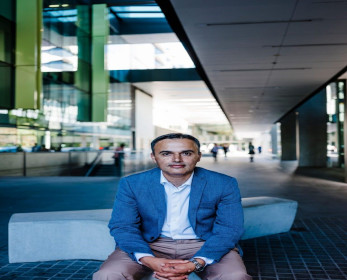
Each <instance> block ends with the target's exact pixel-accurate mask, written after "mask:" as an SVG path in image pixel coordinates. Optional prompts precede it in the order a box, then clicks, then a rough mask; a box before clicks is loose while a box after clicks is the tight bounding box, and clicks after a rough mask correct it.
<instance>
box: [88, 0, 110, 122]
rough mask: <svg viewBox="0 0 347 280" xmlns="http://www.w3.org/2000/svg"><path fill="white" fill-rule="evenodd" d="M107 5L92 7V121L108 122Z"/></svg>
mask: <svg viewBox="0 0 347 280" xmlns="http://www.w3.org/2000/svg"><path fill="white" fill-rule="evenodd" d="M108 28H109V24H108V13H107V7H106V4H97V5H93V6H92V61H91V64H92V121H93V122H105V121H107V99H108V86H109V76H108V72H107V71H106V69H105V68H106V65H105V45H106V44H107V37H108Z"/></svg>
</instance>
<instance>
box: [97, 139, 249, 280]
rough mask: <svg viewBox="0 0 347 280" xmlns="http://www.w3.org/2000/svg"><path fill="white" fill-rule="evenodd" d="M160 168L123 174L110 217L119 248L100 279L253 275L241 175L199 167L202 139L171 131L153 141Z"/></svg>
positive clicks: (241, 278)
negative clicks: (245, 251)
mask: <svg viewBox="0 0 347 280" xmlns="http://www.w3.org/2000/svg"><path fill="white" fill-rule="evenodd" d="M151 148H152V154H151V157H152V159H153V161H154V162H156V164H157V165H158V167H159V168H155V169H152V170H149V171H146V172H142V173H139V174H135V175H131V176H128V177H125V178H122V179H121V180H120V182H119V189H118V193H117V196H116V199H115V203H114V207H113V212H112V217H111V220H110V223H109V228H110V232H111V235H112V236H113V237H114V239H115V241H116V250H115V251H114V252H113V253H112V254H111V255H110V256H109V257H108V259H107V260H106V261H105V262H104V263H103V264H102V266H101V267H100V270H99V271H97V272H96V273H94V275H93V280H106V279H107V280H116V279H117V280H118V279H141V278H142V277H144V276H145V275H147V274H151V273H153V272H154V273H153V276H154V277H155V278H157V279H160V280H185V279H188V275H189V274H190V273H191V272H193V271H194V272H195V273H196V274H197V275H198V276H199V277H201V278H202V279H230V280H244V279H247V280H248V279H251V276H249V275H248V274H247V271H246V268H245V266H244V264H243V261H242V259H241V256H240V254H241V251H240V248H239V246H238V244H237V242H238V241H239V239H240V237H241V235H242V233H243V210H242V206H241V198H240V192H239V189H238V186H237V181H236V179H235V178H232V177H229V176H227V175H223V174H220V173H216V172H213V171H209V170H206V169H203V168H198V167H196V164H197V162H198V161H200V158H201V153H200V143H199V141H198V140H197V139H196V138H194V137H193V136H190V135H186V134H179V133H177V134H166V135H162V136H160V137H158V138H156V139H154V140H153V141H152V143H151Z"/></svg>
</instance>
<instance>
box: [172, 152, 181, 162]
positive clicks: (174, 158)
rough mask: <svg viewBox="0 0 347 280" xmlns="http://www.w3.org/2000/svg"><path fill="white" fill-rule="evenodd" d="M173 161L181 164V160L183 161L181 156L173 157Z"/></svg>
mask: <svg viewBox="0 0 347 280" xmlns="http://www.w3.org/2000/svg"><path fill="white" fill-rule="evenodd" d="M173 160H174V161H175V162H180V161H181V160H182V158H181V154H178V153H177V154H174V155H173Z"/></svg>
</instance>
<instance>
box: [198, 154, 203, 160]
mask: <svg viewBox="0 0 347 280" xmlns="http://www.w3.org/2000/svg"><path fill="white" fill-rule="evenodd" d="M201 156H202V153H201V152H199V159H198V162H199V161H200V159H201Z"/></svg>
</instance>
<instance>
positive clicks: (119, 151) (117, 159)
mask: <svg viewBox="0 0 347 280" xmlns="http://www.w3.org/2000/svg"><path fill="white" fill-rule="evenodd" d="M124 147H125V144H124V143H122V144H120V145H119V147H117V148H116V149H115V150H114V155H113V158H114V165H115V166H116V167H119V166H121V164H122V161H123V159H124Z"/></svg>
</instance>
